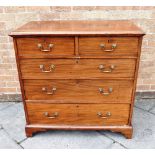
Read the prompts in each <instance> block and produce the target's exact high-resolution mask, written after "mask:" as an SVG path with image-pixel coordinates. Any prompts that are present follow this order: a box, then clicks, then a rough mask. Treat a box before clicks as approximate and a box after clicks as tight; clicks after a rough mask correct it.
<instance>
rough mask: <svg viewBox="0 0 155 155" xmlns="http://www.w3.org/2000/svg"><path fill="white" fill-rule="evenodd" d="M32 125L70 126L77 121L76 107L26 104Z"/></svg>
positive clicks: (69, 105)
mask: <svg viewBox="0 0 155 155" xmlns="http://www.w3.org/2000/svg"><path fill="white" fill-rule="evenodd" d="M26 107H27V111H28V117H29V121H30V124H53V125H54V124H59V125H60V124H61V125H67V124H68V125H70V124H75V123H76V121H77V111H76V105H74V104H73V105H72V104H63V105H62V104H61V105H60V104H45V103H43V104H41V103H35V104H33V103H28V104H26Z"/></svg>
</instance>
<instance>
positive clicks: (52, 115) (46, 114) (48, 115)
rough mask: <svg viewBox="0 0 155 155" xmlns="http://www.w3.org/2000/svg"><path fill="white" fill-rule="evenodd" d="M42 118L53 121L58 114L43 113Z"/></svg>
mask: <svg viewBox="0 0 155 155" xmlns="http://www.w3.org/2000/svg"><path fill="white" fill-rule="evenodd" d="M44 116H45V117H47V118H50V119H54V118H56V117H58V116H59V113H58V112H54V113H52V114H51V115H50V114H49V113H48V112H45V113H44Z"/></svg>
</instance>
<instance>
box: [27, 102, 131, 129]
mask: <svg viewBox="0 0 155 155" xmlns="http://www.w3.org/2000/svg"><path fill="white" fill-rule="evenodd" d="M26 106H27V110H28V117H29V121H30V124H52V125H84V126H85V125H88V126H93V125H96V126H104V125H126V124H128V117H129V110H130V105H128V104H118V105H116V104H95V105H93V104H82V105H79V104H55V105H54V104H46V103H35V104H34V103H27V104H26Z"/></svg>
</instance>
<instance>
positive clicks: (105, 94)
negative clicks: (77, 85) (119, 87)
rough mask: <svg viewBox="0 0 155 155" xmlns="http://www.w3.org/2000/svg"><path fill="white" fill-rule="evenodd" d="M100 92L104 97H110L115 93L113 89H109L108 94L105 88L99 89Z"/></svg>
mask: <svg viewBox="0 0 155 155" xmlns="http://www.w3.org/2000/svg"><path fill="white" fill-rule="evenodd" d="M99 92H100V93H101V94H102V95H104V96H108V95H110V94H111V93H112V92H113V88H109V89H108V92H105V91H104V89H103V88H99Z"/></svg>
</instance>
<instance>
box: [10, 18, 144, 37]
mask: <svg viewBox="0 0 155 155" xmlns="http://www.w3.org/2000/svg"><path fill="white" fill-rule="evenodd" d="M29 35H32V36H35V35H37V36H38V35H39V36H42V35H49V36H50V35H88V36H89V35H104V36H106V35H107V36H108V35H115V36H119V35H120V36H143V35H144V32H143V31H142V30H141V29H140V28H139V27H137V26H136V25H135V24H134V23H133V22H131V21H128V20H103V21H101V20H99V21H84V20H83V21H75V20H72V21H69V20H68V21H67V20H61V21H32V22H29V23H27V24H25V25H23V26H21V27H20V28H18V29H16V30H14V31H12V32H11V33H10V36H13V37H18V36H29Z"/></svg>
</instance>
